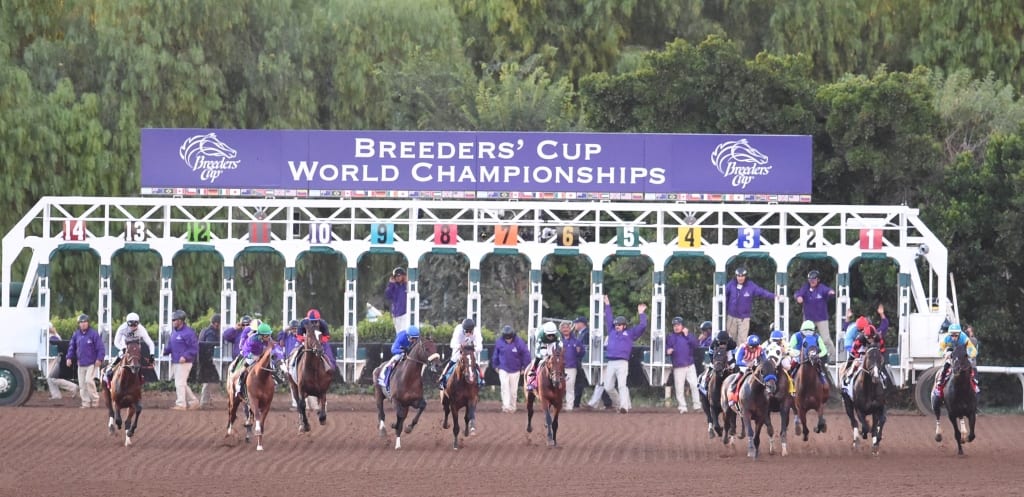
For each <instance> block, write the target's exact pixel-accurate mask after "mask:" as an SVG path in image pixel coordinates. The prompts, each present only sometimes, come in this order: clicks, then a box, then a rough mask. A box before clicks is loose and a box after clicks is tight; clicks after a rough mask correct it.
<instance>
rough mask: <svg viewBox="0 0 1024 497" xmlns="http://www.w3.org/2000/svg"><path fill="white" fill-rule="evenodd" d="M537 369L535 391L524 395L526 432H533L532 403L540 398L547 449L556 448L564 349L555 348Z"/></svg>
mask: <svg viewBox="0 0 1024 497" xmlns="http://www.w3.org/2000/svg"><path fill="white" fill-rule="evenodd" d="M543 366H544V367H538V368H537V369H538V370H539V371H537V389H536V390H529V391H527V393H526V432H527V433H532V432H533V425H532V422H533V403H534V402H535V401H536V400H537V398H538V397H540V400H541V407H542V408H543V409H544V425H545V426H546V427H547V429H548V447H557V446H558V414H559V413H561V412H562V404H563V403H564V402H565V349H563V348H562V347H561V346H556V347H554V348H553V349H552V350H551V355H549V356H548V357H547V359H544V364H543Z"/></svg>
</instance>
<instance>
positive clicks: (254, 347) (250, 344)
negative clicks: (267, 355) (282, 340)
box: [242, 333, 284, 359]
mask: <svg viewBox="0 0 1024 497" xmlns="http://www.w3.org/2000/svg"><path fill="white" fill-rule="evenodd" d="M268 346H270V347H274V352H273V356H274V359H281V358H283V357H284V354H283V351H282V350H281V348H280V347H275V344H274V341H273V340H271V341H270V342H269V343H267V344H264V343H263V340H260V336H259V335H257V334H255V333H253V334H252V335H250V336H249V339H248V340H246V341H245V343H243V344H242V355H243V356H245V357H249V355H250V354H251V355H252V356H253V357H259V356H261V355H263V351H264V350H265V349H266V348H267V347H268Z"/></svg>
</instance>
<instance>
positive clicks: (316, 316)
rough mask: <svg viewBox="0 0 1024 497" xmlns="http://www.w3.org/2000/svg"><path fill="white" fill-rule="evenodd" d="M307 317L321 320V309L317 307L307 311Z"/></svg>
mask: <svg viewBox="0 0 1024 497" xmlns="http://www.w3.org/2000/svg"><path fill="white" fill-rule="evenodd" d="M306 319H308V320H310V321H319V320H320V311H318V310H316V309H310V310H309V312H308V313H306Z"/></svg>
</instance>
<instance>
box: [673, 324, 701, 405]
mask: <svg viewBox="0 0 1024 497" xmlns="http://www.w3.org/2000/svg"><path fill="white" fill-rule="evenodd" d="M699 347H700V344H699V343H698V342H697V337H695V336H693V334H692V333H690V330H689V328H687V327H686V326H685V325H683V318H682V317H680V316H676V317H674V318H672V333H671V334H670V335H669V336H667V337H665V355H668V356H671V357H672V381H673V386H674V388H675V391H676V402H678V403H679V413H680V414H684V413H686V412H687V411H689V409H687V408H686V396H685V395H684V393H685V392H684V389H685V386H686V384H687V383H689V384H690V400H692V401H693V410H694V411H698V410H700V394H698V393H697V368H696V366H694V363H693V355H694V353H695V352H696V351H697V349H698V348H699Z"/></svg>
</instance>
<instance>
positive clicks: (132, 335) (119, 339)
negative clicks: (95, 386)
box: [103, 312, 156, 385]
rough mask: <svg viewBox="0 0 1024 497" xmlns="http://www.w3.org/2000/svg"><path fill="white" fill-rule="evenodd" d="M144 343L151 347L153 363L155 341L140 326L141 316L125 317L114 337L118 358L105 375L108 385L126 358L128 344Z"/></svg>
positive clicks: (130, 315) (133, 314)
mask: <svg viewBox="0 0 1024 497" xmlns="http://www.w3.org/2000/svg"><path fill="white" fill-rule="evenodd" d="M138 341H142V342H144V343H145V344H146V345H147V346H148V347H149V354H150V359H149V360H150V362H152V361H153V358H152V356H153V351H154V350H156V346H155V345H153V339H152V338H150V337H149V332H147V331H146V327H145V326H142V325H141V324H139V315H138V314H136V313H134V312H129V313H128V315H127V316H125V317H124V323H122V324H121V326H118V327H117V333H116V334H115V335H114V347H116V348H117V350H118V353H117V358H116V359H114V362H112V363H111V364H110V365H109V366H107V370H106V372H105V374H104V376H103V377H104V378H106V380H107V384H108V385H109V384H110V380H111V378H113V377H114V369H116V368H117V365H118V364H120V363H121V360H122V359H123V358H124V353H125V352H126V351H127V350H128V343H130V342H138Z"/></svg>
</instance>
